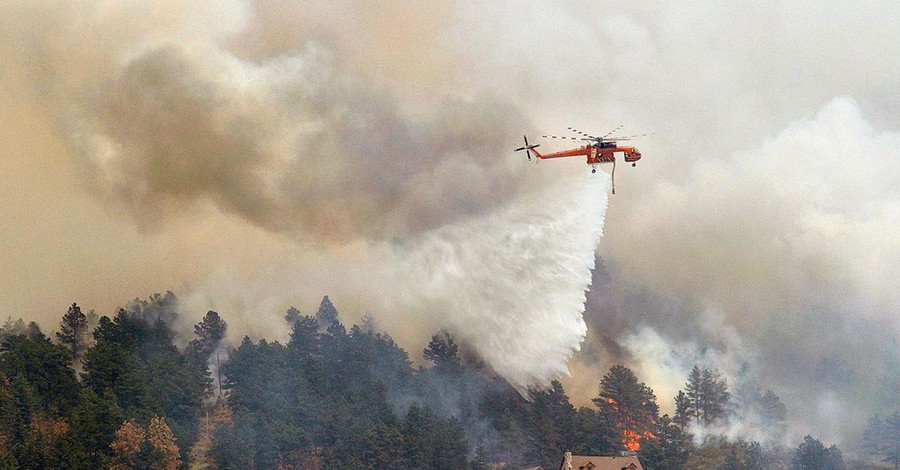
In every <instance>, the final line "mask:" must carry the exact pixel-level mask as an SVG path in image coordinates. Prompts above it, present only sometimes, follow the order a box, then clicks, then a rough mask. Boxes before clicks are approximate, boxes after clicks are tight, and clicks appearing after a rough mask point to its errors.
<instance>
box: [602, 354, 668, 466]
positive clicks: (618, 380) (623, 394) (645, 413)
mask: <svg viewBox="0 0 900 470" xmlns="http://www.w3.org/2000/svg"><path fill="white" fill-rule="evenodd" d="M593 401H594V403H595V404H596V405H597V406H598V407H599V408H600V413H601V414H606V415H608V416H609V417H610V418H611V421H612V422H613V423H615V424H616V428H617V429H618V431H619V434H620V435H621V436H622V446H623V447H624V448H626V449H628V450H630V451H638V450H640V447H641V444H640V441H641V439H656V436H655V434H654V433H653V431H654V428H655V426H656V423H657V419H658V417H659V405H657V404H656V395H654V394H653V390H652V389H650V387H648V386H647V385H646V384H644V383H643V382H638V379H637V376H635V375H634V372H632V371H631V369H629V368H627V367H625V366H621V365H617V366H613V367H612V368H611V369H610V370H609V373H607V374H606V375H604V376H603V379H602V380H600V396H599V397H598V398H594V400H593Z"/></svg>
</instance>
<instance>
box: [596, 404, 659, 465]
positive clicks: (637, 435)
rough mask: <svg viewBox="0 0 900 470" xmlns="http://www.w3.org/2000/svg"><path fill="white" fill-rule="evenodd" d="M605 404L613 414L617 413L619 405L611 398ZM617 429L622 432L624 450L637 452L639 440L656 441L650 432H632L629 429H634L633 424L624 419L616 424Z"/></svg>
mask: <svg viewBox="0 0 900 470" xmlns="http://www.w3.org/2000/svg"><path fill="white" fill-rule="evenodd" d="M606 401H607V402H609V405H610V406H611V407H612V410H613V412H618V411H619V404H618V403H616V401H615V400H614V399H612V398H607V399H606ZM616 425H617V426H618V427H619V429H621V430H622V444H623V445H624V446H625V448H626V449H628V450H630V451H632V452H637V451H639V450H641V439H642V438H644V439H657V437H656V434H653V433H652V432H650V431H643V432H638V431H634V430H632V429H631V428H635V427H636V426H634V423H631V422H630V421H629V420H628V419H626V418H624V417H623V418H621V419H620V420H619V422H617V423H616Z"/></svg>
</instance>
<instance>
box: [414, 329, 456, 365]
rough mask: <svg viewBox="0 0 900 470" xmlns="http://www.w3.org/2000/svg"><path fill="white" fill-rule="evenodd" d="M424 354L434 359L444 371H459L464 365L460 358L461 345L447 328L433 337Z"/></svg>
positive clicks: (435, 363) (428, 358)
mask: <svg viewBox="0 0 900 470" xmlns="http://www.w3.org/2000/svg"><path fill="white" fill-rule="evenodd" d="M423 356H424V357H425V359H427V360H429V361H433V362H434V365H435V367H437V369H438V370H439V371H442V372H450V371H457V370H459V369H460V367H461V365H462V361H461V360H460V358H459V346H458V345H457V344H456V342H454V341H453V337H451V336H450V334H449V333H447V332H446V331H445V330H441V331H440V332H438V333H437V334H435V335H434V336H432V337H431V341H429V342H428V347H426V348H425V351H424V352H423Z"/></svg>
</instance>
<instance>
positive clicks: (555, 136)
mask: <svg viewBox="0 0 900 470" xmlns="http://www.w3.org/2000/svg"><path fill="white" fill-rule="evenodd" d="M541 137H543V138H545V139H561V140H581V139H579V138H578V137H563V136H559V135H542V136H541Z"/></svg>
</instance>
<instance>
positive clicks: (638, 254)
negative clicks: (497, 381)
mask: <svg viewBox="0 0 900 470" xmlns="http://www.w3.org/2000/svg"><path fill="white" fill-rule="evenodd" d="M460 10H461V13H460V17H461V19H460V20H459V21H457V22H455V23H454V25H455V27H454V28H453V32H452V33H451V34H450V37H452V39H453V41H454V43H453V44H454V47H455V49H456V50H459V51H461V53H462V55H463V56H465V57H470V59H469V62H468V63H469V64H471V65H472V66H471V69H470V70H471V74H472V75H474V76H476V77H477V78H476V79H475V80H480V81H481V82H490V81H497V80H499V79H500V77H515V78H516V79H514V80H510V81H508V82H505V83H504V86H503V87H498V89H501V90H502V91H503V92H504V93H505V94H506V95H507V96H510V97H511V98H512V99H513V100H516V101H518V102H523V103H528V105H529V109H535V110H540V112H539V113H536V116H537V117H535V119H536V120H537V121H538V124H540V126H541V129H544V128H547V129H548V131H550V132H556V131H558V130H559V129H560V123H561V122H566V125H572V126H574V127H577V128H587V129H598V130H602V129H612V128H613V127H615V126H616V125H618V124H620V123H626V124H628V127H627V128H630V129H633V130H634V131H636V132H645V131H657V134H656V135H654V136H652V137H649V138H642V139H640V141H639V142H636V143H637V144H638V146H639V147H640V149H641V151H642V153H643V155H644V160H642V162H641V163H639V164H638V168H637V171H631V172H621V173H617V177H619V180H618V181H617V186H618V188H617V195H616V197H615V199H614V203H612V204H611V205H610V210H609V213H608V214H607V224H606V228H605V235H604V240H603V242H602V243H601V245H600V246H601V248H600V253H601V256H602V258H603V259H604V260H605V261H606V264H607V266H608V267H609V269H610V272H611V277H612V281H611V282H612V283H611V284H607V285H608V286H609V287H608V289H609V290H610V292H607V293H606V294H604V295H605V296H606V297H605V298H604V299H602V301H601V300H600V299H598V298H597V297H598V294H599V293H598V292H596V291H592V292H591V294H589V300H588V310H587V314H586V319H587V321H588V325H589V330H588V338H589V339H590V341H589V342H588V343H587V345H586V347H585V351H584V353H588V352H594V353H595V354H594V357H587V356H586V354H579V359H580V362H579V363H577V364H575V365H574V369H575V370H577V371H578V373H577V374H576V377H583V380H581V381H578V382H575V381H573V382H572V383H567V390H572V391H574V390H576V389H577V390H583V391H584V394H583V395H582V394H578V396H582V399H584V398H589V397H591V396H596V393H597V378H598V377H599V376H600V375H602V374H603V373H604V372H605V370H606V368H607V367H608V366H609V365H610V363H614V362H618V361H627V363H628V364H630V365H631V366H632V367H634V368H635V369H636V371H638V372H640V374H639V375H640V376H641V379H642V380H646V381H647V383H648V384H649V385H651V386H652V387H653V388H654V389H655V390H657V391H658V393H657V394H658V396H659V397H660V402H661V405H662V406H663V408H664V410H668V411H671V410H672V402H671V399H672V397H671V395H670V393H672V392H674V391H675V390H677V389H679V388H682V387H683V386H684V381H685V378H686V372H687V371H689V370H690V367H692V366H693V365H700V366H701V367H703V366H704V364H706V365H707V366H708V367H717V368H719V369H720V370H722V372H723V373H725V374H726V375H727V376H728V377H729V379H732V378H736V377H737V376H738V375H739V370H740V368H741V367H743V366H744V365H746V366H747V367H748V368H749V371H750V374H752V376H753V378H755V380H757V381H758V382H759V384H760V385H761V386H762V387H764V388H771V389H772V390H773V391H775V392H776V393H777V394H778V395H779V396H780V397H781V399H782V400H783V401H784V402H785V404H786V405H787V407H788V413H789V418H788V419H789V423H790V425H791V430H792V431H793V433H794V434H793V436H791V439H790V442H791V443H792V444H793V445H796V444H797V442H798V441H799V439H800V438H801V437H802V435H803V434H805V433H809V432H813V434H814V435H815V436H817V437H820V438H821V439H823V440H825V441H833V442H838V443H841V444H842V449H847V450H849V451H851V452H852V449H853V447H854V444H856V442H857V441H858V439H859V436H860V433H861V430H862V428H863V427H864V426H865V420H866V418H867V417H868V416H871V415H872V414H874V413H876V412H878V413H882V414H884V413H889V412H893V410H895V409H896V408H897V406H898V401H897V397H898V393H897V386H898V384H900V369H898V367H897V364H898V357H900V342H898V337H900V334H898V331H900V324H898V318H900V315H898V310H897V308H898V307H897V306H898V305H900V298H898V297H897V293H898V292H900V285H898V279H900V275H898V271H897V266H898V264H897V262H896V260H897V259H900V249H898V240H900V232H898V227H900V220H898V207H900V193H898V188H900V165H898V162H900V158H898V153H900V142H898V132H897V131H898V129H900V121H898V116H900V113H898V110H900V108H898V100H897V96H898V94H897V89H898V77H900V49H898V48H900V42H898V41H897V40H896V39H897V38H898V37H900V23H897V22H896V21H890V20H889V18H894V17H896V16H897V15H898V14H900V11H898V6H897V5H896V4H888V3H867V4H854V5H850V4H847V3H846V2H837V1H834V2H821V1H807V0H802V1H795V2H788V3H786V2H757V3H754V4H753V5H749V4H735V3H722V2H714V1H700V2H690V3H673V2H663V1H653V0H648V1H640V2H599V3H598V2H582V1H578V0H572V1H564V0H563V1H552V0H537V1H532V2H512V1H509V2H492V3H491V4H490V5H489V6H483V5H477V6H475V5H464V6H461V7H460ZM472 57H474V58H472ZM849 64H852V66H849ZM597 281H598V279H597V278H596V277H595V281H594V286H595V288H598V282H597ZM599 289H601V290H602V288H599ZM716 325H718V326H716ZM716 332H717V333H716ZM725 333H727V334H725ZM595 339H596V340H597V341H594V340H595ZM654 351H656V352H655V353H654ZM673 351H674V352H676V353H681V352H684V354H675V353H673ZM690 351H694V352H696V354H694V353H691V352H690ZM700 353H702V354H700ZM585 395H586V396H585ZM746 435H752V433H746Z"/></svg>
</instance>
